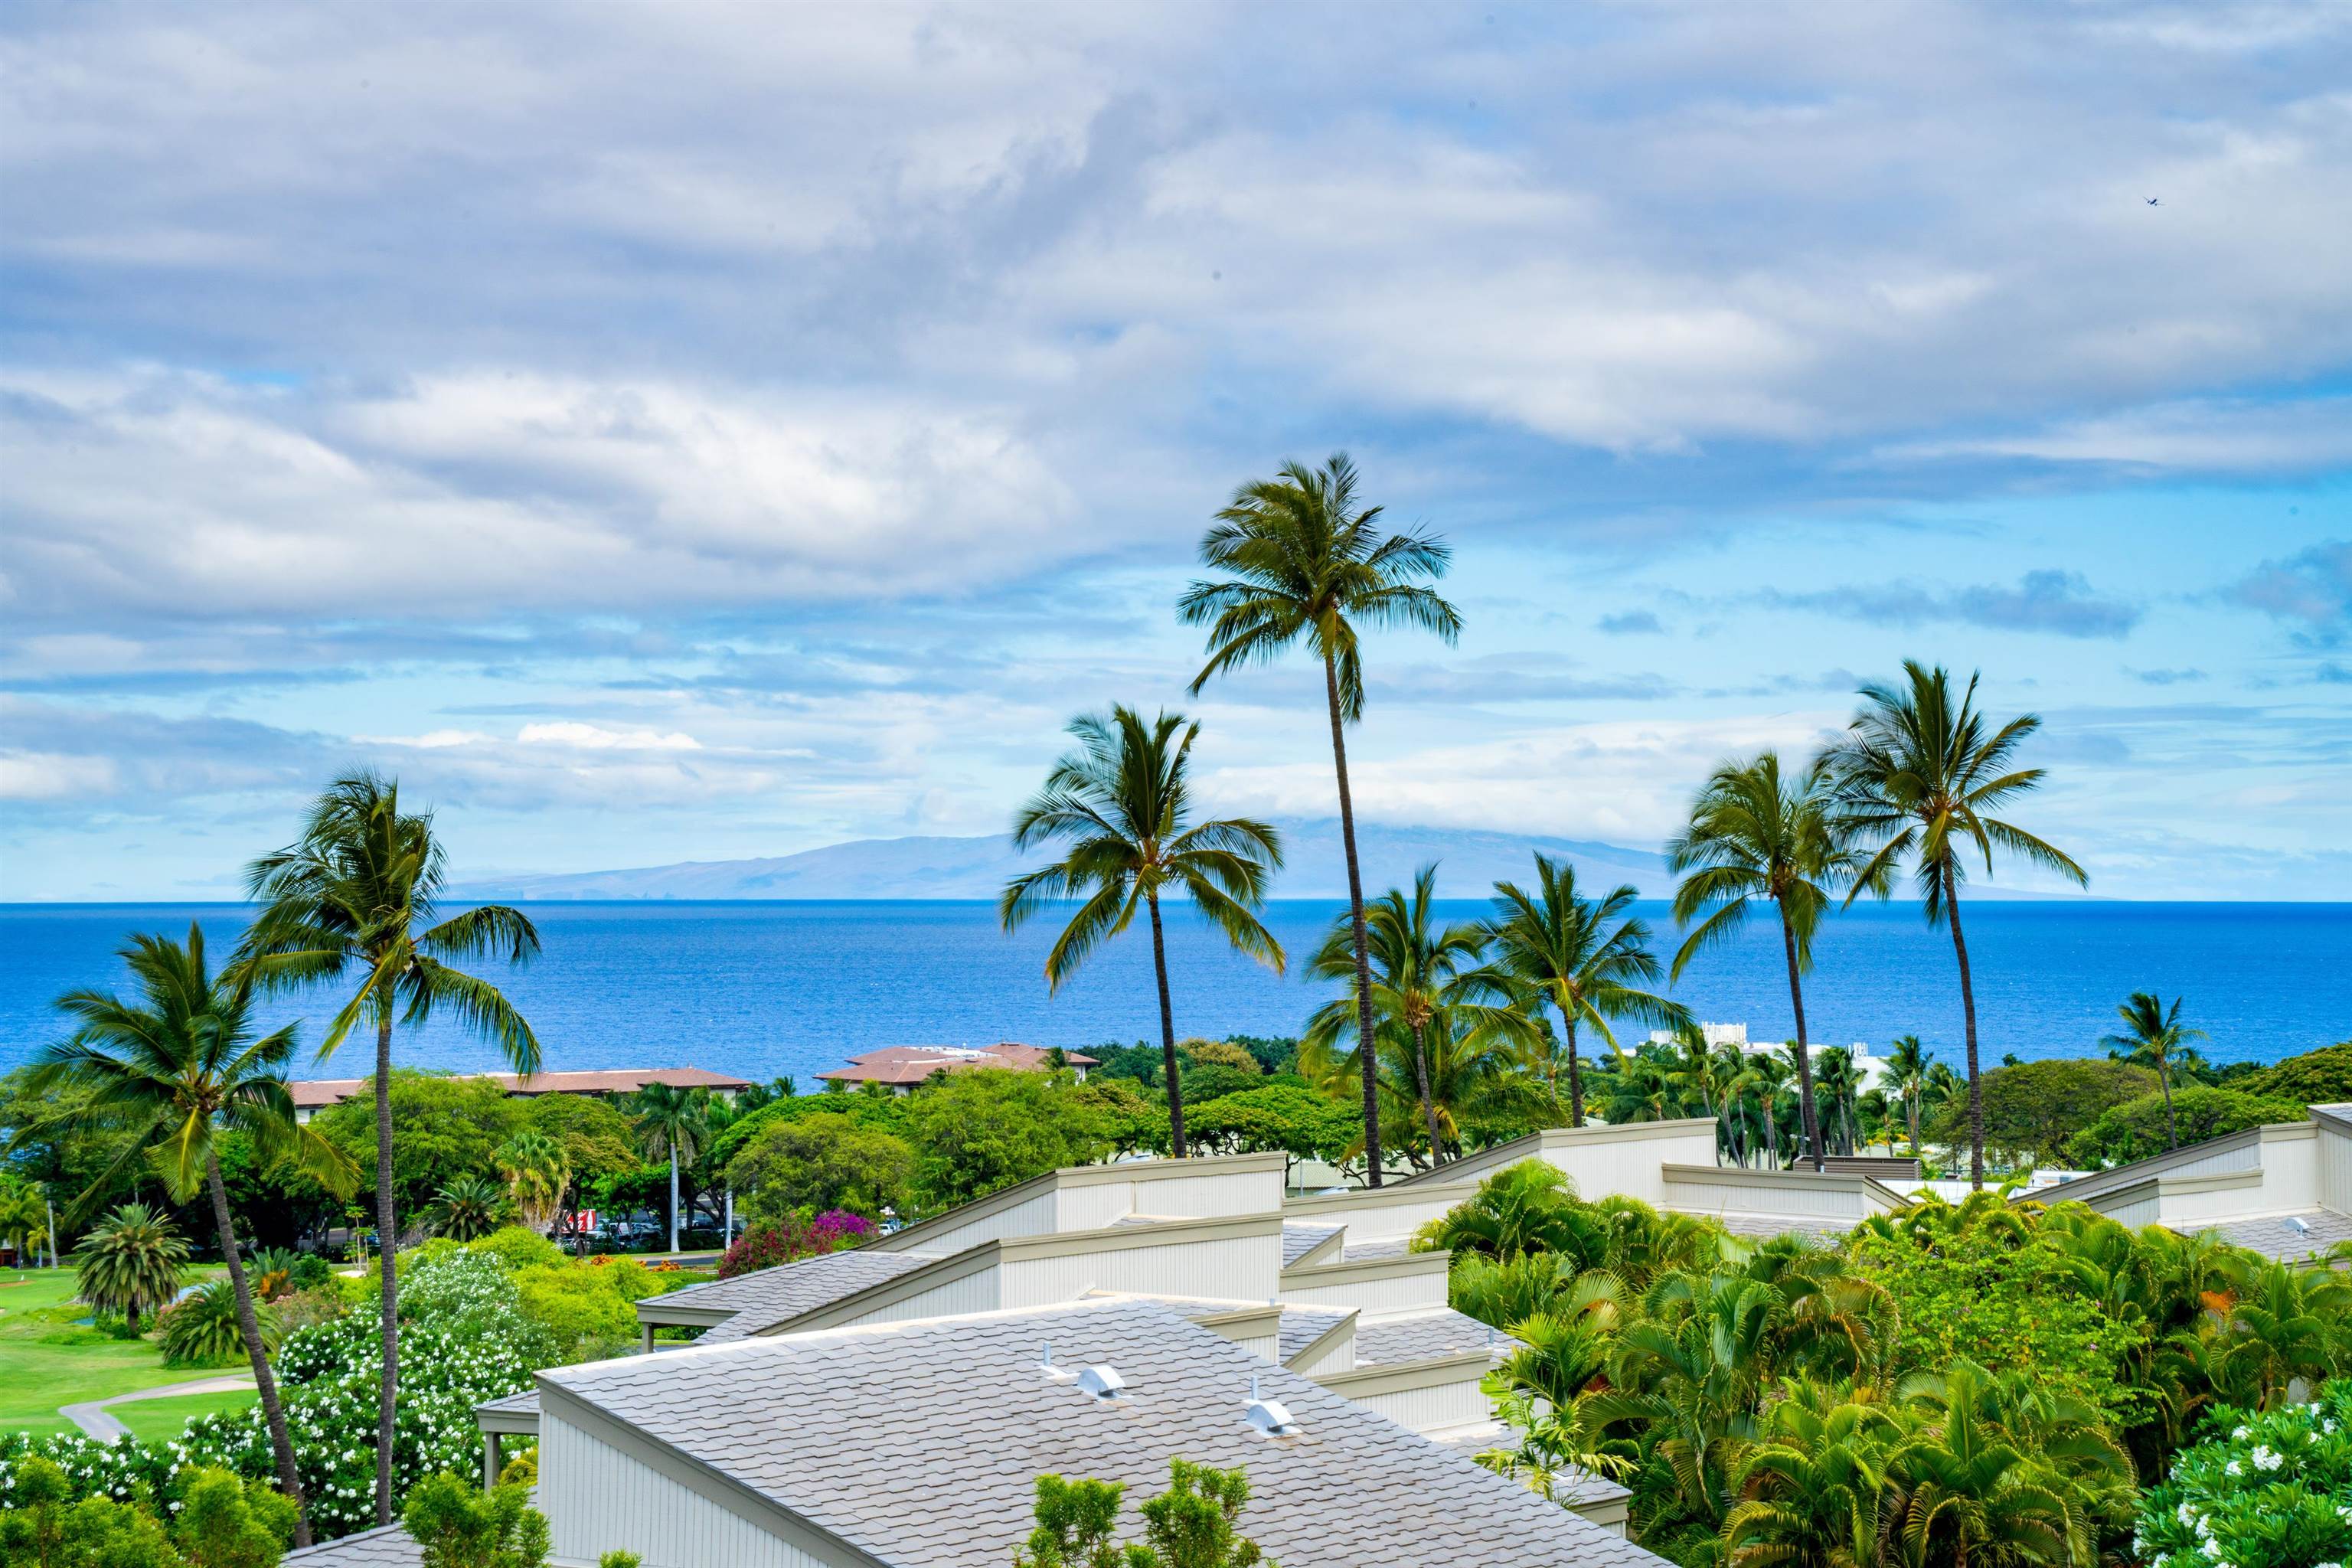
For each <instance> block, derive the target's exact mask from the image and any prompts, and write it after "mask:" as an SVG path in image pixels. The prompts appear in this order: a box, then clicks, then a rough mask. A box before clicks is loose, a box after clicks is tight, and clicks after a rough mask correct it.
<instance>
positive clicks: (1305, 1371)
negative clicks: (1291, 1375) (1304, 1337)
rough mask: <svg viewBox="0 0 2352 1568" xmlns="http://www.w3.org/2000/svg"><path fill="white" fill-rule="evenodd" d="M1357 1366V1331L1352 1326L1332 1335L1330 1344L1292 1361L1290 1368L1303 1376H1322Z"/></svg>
mask: <svg viewBox="0 0 2352 1568" xmlns="http://www.w3.org/2000/svg"><path fill="white" fill-rule="evenodd" d="M1355 1367H1356V1331H1355V1330H1354V1328H1353V1327H1350V1328H1349V1329H1347V1330H1345V1331H1342V1332H1340V1333H1338V1334H1335V1335H1333V1336H1332V1338H1331V1341H1330V1342H1329V1343H1328V1344H1327V1345H1325V1346H1324V1347H1323V1348H1322V1349H1321V1350H1319V1351H1318V1352H1315V1353H1314V1354H1313V1355H1311V1356H1301V1357H1299V1358H1298V1359H1297V1360H1296V1361H1294V1362H1292V1363H1290V1370H1291V1371H1293V1372H1295V1373H1298V1374H1299V1375H1301V1376H1302V1377H1318V1378H1319V1377H1321V1376H1323V1375H1325V1374H1326V1373H1335V1372H1353V1371H1354V1370H1355Z"/></svg>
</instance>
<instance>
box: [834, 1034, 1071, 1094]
mask: <svg viewBox="0 0 2352 1568" xmlns="http://www.w3.org/2000/svg"><path fill="white" fill-rule="evenodd" d="M1057 1060H1058V1062H1059V1064H1060V1065H1061V1066H1064V1067H1067V1068H1075V1069H1076V1072H1077V1075H1078V1081H1079V1082H1080V1083H1084V1082H1086V1081H1087V1068H1090V1067H1093V1066H1095V1065H1096V1062H1097V1058H1094V1057H1088V1056H1081V1055H1079V1054H1078V1053H1077V1052H1076V1051H1061V1052H1058V1053H1057V1052H1055V1051H1052V1050H1049V1049H1047V1048H1046V1047H1043V1046H1024V1045H1016V1044H1014V1043H1013V1042H1012V1041H1010V1040H1005V1041H1000V1042H999V1043H998V1044H996V1045H992V1046H885V1047H882V1048H881V1049H880V1050H878V1051H866V1052H864V1053H863V1054H861V1055H858V1056H854V1057H852V1058H849V1065H848V1066H847V1067H841V1068H834V1069H833V1070H832V1071H831V1072H821V1073H819V1074H817V1075H816V1076H817V1077H818V1078H819V1079H822V1080H823V1081H824V1082H825V1083H828V1084H839V1085H841V1086H842V1087H844V1088H855V1087H856V1086H857V1085H859V1084H867V1083H878V1084H880V1085H882V1086H883V1087H885V1088H887V1089H889V1090H890V1091H891V1092H892V1093H893V1094H905V1093H906V1092H907V1091H908V1090H909V1089H913V1088H914V1087H915V1086H916V1085H917V1084H919V1083H922V1082H925V1081H926V1080H928V1079H929V1078H930V1076H931V1075H932V1074H933V1073H935V1072H958V1071H961V1070H963V1069H964V1068H1011V1069H1013V1071H1014V1072H1042V1071H1044V1070H1045V1068H1049V1067H1052V1066H1054V1065H1055V1063H1056V1061H1057Z"/></svg>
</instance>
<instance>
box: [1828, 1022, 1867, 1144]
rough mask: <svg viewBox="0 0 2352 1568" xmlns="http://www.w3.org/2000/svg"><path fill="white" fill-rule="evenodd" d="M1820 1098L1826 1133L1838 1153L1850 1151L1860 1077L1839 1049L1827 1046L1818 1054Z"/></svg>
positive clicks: (1850, 1055)
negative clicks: (1825, 1110) (1824, 1103)
mask: <svg viewBox="0 0 2352 1568" xmlns="http://www.w3.org/2000/svg"><path fill="white" fill-rule="evenodd" d="M1821 1086H1822V1098H1823V1099H1825V1100H1828V1101H1829V1105H1830V1113H1829V1131H1830V1132H1831V1133H1832V1134H1833V1135H1835V1138H1836V1142H1837V1146H1838V1152H1839V1153H1841V1154H1851V1153H1853V1148H1854V1137H1855V1134H1856V1133H1858V1132H1859V1131H1861V1125H1860V1121H1861V1118H1860V1111H1861V1109H1862V1107H1861V1105H1860V1103H1859V1101H1860V1099H1861V1094H1862V1075H1861V1074H1860V1073H1859V1072H1857V1071H1855V1070H1854V1065H1853V1052H1852V1051H1850V1050H1848V1049H1846V1047H1843V1046H1831V1047H1828V1048H1827V1049H1826V1050H1824V1051H1822V1070H1821Z"/></svg>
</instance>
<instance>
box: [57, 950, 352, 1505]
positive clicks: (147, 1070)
mask: <svg viewBox="0 0 2352 1568" xmlns="http://www.w3.org/2000/svg"><path fill="white" fill-rule="evenodd" d="M122 959H123V962H124V963H125V964H126V965H127V966H128V967H129V969H130V972H131V979H132V980H133V982H134V983H135V984H136V985H137V987H138V996H137V998H136V999H135V1000H131V1001H126V1000H124V999H122V998H121V997H118V996H114V995H111V994H107V993H104V992H100V991H94V990H80V991H70V992H68V993H67V994H65V995H63V996H61V997H59V998H58V1008H59V1010H60V1011H62V1012H63V1013H64V1014H65V1015H66V1016H68V1017H69V1018H71V1019H72V1020H73V1021H74V1025H75V1027H74V1031H73V1033H72V1034H71V1035H70V1036H68V1037H67V1038H66V1039H64V1040H63V1041H61V1042H58V1044H55V1045H52V1046H49V1047H46V1048H45V1049H43V1050H42V1051H41V1052H40V1053H39V1054H38V1055H37V1057H36V1058H34V1068H33V1072H32V1078H31V1087H32V1088H33V1089H34V1090H35V1092H36V1093H45V1092H47V1090H48V1089H50V1088H52V1087H55V1086H58V1085H60V1084H64V1083H67V1082H73V1083H79V1084H82V1085H86V1086H88V1087H89V1089H91V1090H92V1095H91V1100H90V1104H91V1105H92V1107H93V1108H94V1109H96V1110H99V1111H100V1113H102V1114H105V1115H108V1116H110V1117H113V1118H119V1119H121V1121H124V1122H127V1123H128V1124H130V1125H131V1127H132V1128H134V1129H135V1132H134V1134H133V1136H132V1137H131V1139H130V1140H129V1141H128V1142H126V1143H125V1144H124V1145H123V1148H122V1152H121V1154H120V1155H119V1156H118V1157H117V1159H116V1162H115V1163H114V1165H113V1167H112V1168H110V1169H109V1170H108V1171H107V1172H106V1173H104V1174H103V1175H101V1176H100V1178H99V1179H98V1180H97V1181H96V1182H95V1183H93V1184H91V1186H90V1188H89V1192H88V1193H87V1194H84V1196H83V1197H82V1199H81V1200H80V1201H79V1203H78V1204H77V1205H75V1207H74V1208H73V1209H71V1210H68V1218H71V1217H72V1216H73V1215H75V1214H77V1213H79V1212H80V1211H81V1210H82V1208H83V1207H84V1205H89V1204H90V1203H92V1202H94V1201H95V1199H96V1197H97V1195H98V1194H100V1193H103V1192H104V1191H106V1190H107V1189H108V1187H109V1186H110V1184H111V1183H112V1180H113V1178H114V1176H115V1175H116V1174H117V1173H119V1172H121V1171H122V1170H124V1169H125V1168H127V1167H128V1166H129V1165H130V1164H131V1163H132V1162H133V1161H138V1162H140V1163H144V1164H146V1165H148V1166H149V1167H150V1168H152V1170H153V1171H154V1172H155V1173H157V1174H158V1175H160V1176H161V1177H162V1179H163V1185H164V1188H165V1190H166V1191H167V1192H169V1193H170V1194H171V1195H172V1198H173V1201H174V1202H177V1203H185V1202H187V1201H188V1200H189V1199H191V1198H192V1197H194V1195H195V1194H196V1193H197V1192H198V1191H200V1190H201V1191H204V1192H206V1193H207V1194H209V1195H210V1197H211V1199H212V1210H213V1227H214V1230H215V1233H216V1235H217V1237H218V1238H219V1241H220V1249H221V1257H222V1258H223V1259H224V1260H225V1261H226V1264H227V1266H228V1278H229V1285H230V1288H231V1289H232V1290H233V1291H234V1292H235V1296H236V1319H237V1326H238V1329H239V1331H240V1332H241V1333H242V1334H243V1336H244V1340H245V1350H246V1354H247V1359H249V1360H250V1361H251V1362H252V1363H253V1380H254V1384H255V1385H256V1388H257V1391H258V1394H259V1395H260V1402H261V1409H262V1415H263V1417H264V1419H265V1421H266V1422H267V1424H268V1428H269V1441H270V1446H271V1447H272V1448H273V1449H274V1450H275V1451H276V1456H277V1461H278V1485H279V1486H280V1487H282V1488H283V1489H285V1492H286V1495H287V1497H288V1498H289V1499H290V1500H292V1501H293V1503H294V1505H295V1509H296V1512H297V1521H298V1529H299V1531H301V1532H302V1533H303V1534H304V1535H305V1537H306V1538H307V1534H308V1531H309V1526H308V1525H307V1523H302V1522H300V1516H301V1510H302V1489H301V1483H300V1480H299V1478H298V1475H297V1472H296V1470H295V1468H294V1448H293V1444H292V1440H291V1438H290V1437H289V1434H288V1432H287V1426H286V1415H285V1411H284V1409H283V1408H282V1407H281V1406H280V1405H279V1403H278V1384H277V1380H276V1379H275V1378H274V1377H273V1376H272V1375H271V1373H270V1370H269V1355H268V1343H267V1336H265V1334H264V1333H263V1331H262V1325H261V1323H260V1321H259V1319H258V1317H257V1313H256V1311H255V1310H254V1292H253V1289H252V1282H251V1280H250V1279H247V1274H246V1270H245V1264H244V1259H243V1258H242V1256H241V1255H240V1253H239V1251H238V1247H237V1244H236V1225H235V1223H234V1221H233V1220H232V1219H231V1217H230V1215H229V1206H228V1189H227V1187H226V1184H225V1183H224V1182H223V1180H222V1177H221V1165H220V1145H219V1134H220V1133H221V1132H222V1131H226V1130H233V1131H237V1132H241V1133H243V1134H244V1135H245V1136H246V1137H247V1139H248V1140H249V1141H250V1142H251V1143H252V1145H253V1148H254V1150H255V1151H256V1152H257V1153H258V1154H260V1155H261V1156H262V1158H263V1159H264V1160H265V1161H267V1162H269V1163H283V1164H286V1165H289V1166H290V1167H292V1168H294V1169H297V1170H299V1171H300V1172H302V1173H304V1174H306V1175H308V1176H310V1178H312V1179H313V1180H316V1181H317V1182H319V1183H320V1185H322V1186H324V1187H326V1188H328V1189H329V1190H330V1191H335V1192H348V1191H349V1190H350V1187H351V1184H352V1180H353V1178H354V1175H355V1173H354V1172H353V1171H352V1167H351V1163H350V1162H349V1161H348V1160H346V1159H345V1158H344V1156H343V1155H342V1154H341V1152H339V1151H338V1150H337V1149H336V1148H335V1146H334V1145H333V1144H331V1143H330V1142H327V1140H326V1139H325V1138H323V1137H321V1136H320V1135H319V1134H318V1133H317V1132H314V1131H311V1130H310V1128H307V1127H303V1126H299V1125H298V1124H297V1123H296V1121H295V1119H294V1101H293V1098H292V1097H291V1096H290V1095H289V1093H288V1092H287V1089H286V1068H287V1066H288V1063H289V1061H290V1059H291V1058H292V1057H293V1054H294V1028H293V1026H291V1025H288V1026H285V1027H283V1028H280V1029H277V1030H274V1031H272V1032H270V1033H268V1034H267V1035H262V1034H259V1033H258V1032H257V1025H256V1023H255V1021H254V1016H253V1013H254V1005H255V978H254V973H253V971H252V970H251V969H250V968H237V967H232V968H231V969H230V970H228V971H227V972H226V973H223V974H221V975H219V976H217V977H215V976H214V975H213V974H211V973H209V972H208V970H207V969H206V966H205V936H204V931H202V930H201V929H200V928H198V927H196V926H194V925H191V926H190V927H189V928H188V940H187V944H186V945H185V946H182V945H181V944H180V943H178V942H173V941H172V940H171V939H169V938H168V937H161V936H140V937H134V938H133V939H132V940H131V945H130V946H129V947H127V948H125V949H124V950H123V952H122ZM127 1212H128V1211H127V1210H124V1211H118V1219H120V1217H121V1214H124V1213H127ZM112 1228H113V1230H114V1231H115V1233H116V1234H118V1235H121V1234H122V1233H123V1230H124V1227H123V1226H120V1225H117V1226H114V1227H112ZM156 1245H160V1244H156ZM183 1250H184V1249H183ZM157 1256H160V1254H157ZM155 1277H156V1279H157V1280H158V1281H159V1282H160V1281H162V1280H163V1279H165V1278H167V1276H166V1274H165V1273H164V1272H163V1270H162V1268H161V1267H160V1265H159V1266H158V1267H157V1272H156V1276H155ZM165 1299H166V1300H168V1299H169V1295H168V1292H166V1295H165ZM129 1300H131V1302H132V1304H133V1309H134V1310H133V1313H132V1316H133V1318H134V1320H135V1317H136V1310H135V1309H136V1306H137V1305H138V1304H142V1303H143V1302H144V1301H145V1300H146V1298H145V1297H144V1296H142V1295H141V1294H138V1293H134V1294H133V1295H131V1297H130V1298H129Z"/></svg>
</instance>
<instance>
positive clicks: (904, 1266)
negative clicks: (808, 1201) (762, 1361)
mask: <svg viewBox="0 0 2352 1568" xmlns="http://www.w3.org/2000/svg"><path fill="white" fill-rule="evenodd" d="M938 1261H939V1259H938V1258H923V1257H919V1256H918V1255H916V1254H914V1253H911V1252H875V1251H871V1250H869V1249H866V1248H862V1247H861V1248H856V1249H854V1250H852V1251H848V1252H829V1253H826V1254H825V1255H824V1257H822V1258H802V1259H801V1260H800V1261H799V1262H798V1263H785V1264H780V1265H778V1266H777V1267H776V1268H762V1269H761V1270H760V1271H759V1272H758V1273H757V1274H740V1275H738V1276H736V1277H735V1278H734V1279H714V1280H712V1281H711V1282H710V1283H709V1284H708V1285H690V1286H688V1287H687V1288H686V1289H683V1290H674V1291H672V1292H671V1293H670V1294H668V1295H667V1296H656V1297H653V1298H650V1300H651V1302H652V1303H653V1304H654V1305H656V1306H667V1305H673V1304H675V1305H677V1306H681V1307H697V1308H703V1309H709V1310H720V1311H730V1312H733V1313H734V1314H735V1316H734V1317H732V1318H730V1319H729V1320H728V1321H725V1322H723V1323H721V1324H719V1326H718V1327H717V1328H714V1329H712V1330H710V1331H709V1332H708V1333H706V1334H704V1335H703V1336H702V1337H703V1338H704V1339H705V1340H736V1339H741V1338H742V1337H743V1336H745V1335H746V1334H756V1333H758V1332H759V1331H761V1330H762V1329H768V1328H773V1327H774V1326H775V1325H776V1324H778V1323H781V1322H784V1321H788V1320H790V1319H793V1318H797V1317H799V1316H800V1315H801V1314H802V1313H803V1312H814V1311H815V1310H817V1309H818V1308H819V1307H829V1306H831V1305H832V1304H833V1303H834V1302H835V1301H838V1300H842V1299H843V1298H844V1297H846V1296H855V1295H856V1294H857V1292H859V1291H860V1290H864V1289H868V1288H870V1287H872V1286H876V1285H879V1284H881V1283H882V1282H883V1281H884V1280H886V1279H897V1278H898V1276H899V1275H901V1274H906V1273H910V1272H912V1271H913V1270H915V1269H918V1268H922V1267H924V1266H925V1265H927V1264H931V1263H937V1262H938Z"/></svg>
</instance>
